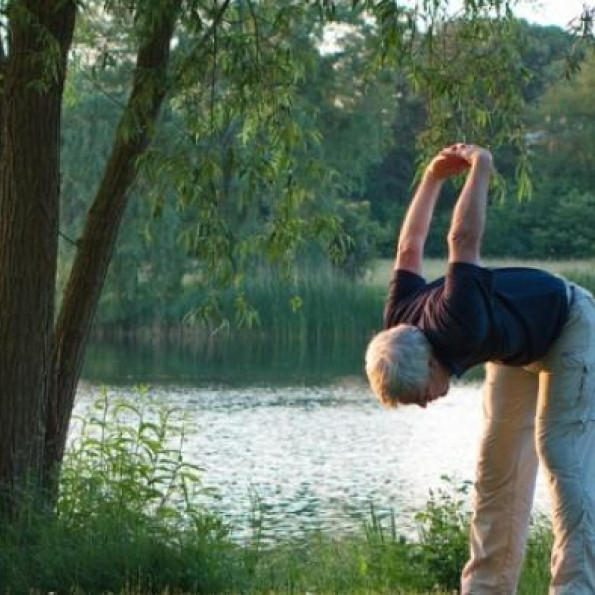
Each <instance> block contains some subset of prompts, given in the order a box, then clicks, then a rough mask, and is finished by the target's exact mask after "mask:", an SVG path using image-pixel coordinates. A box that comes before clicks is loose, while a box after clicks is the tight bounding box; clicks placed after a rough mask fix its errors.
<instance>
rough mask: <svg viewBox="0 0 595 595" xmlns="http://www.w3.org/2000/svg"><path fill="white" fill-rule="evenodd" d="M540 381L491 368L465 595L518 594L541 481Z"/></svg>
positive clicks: (514, 371)
mask: <svg viewBox="0 0 595 595" xmlns="http://www.w3.org/2000/svg"><path fill="white" fill-rule="evenodd" d="M537 390H538V376H537V374H535V373H533V372H529V371H527V370H525V369H523V368H518V367H516V368H515V367H509V366H503V365H499V364H493V363H489V364H487V366H486V382H485V386H484V400H483V417H484V420H483V434H482V438H481V443H480V452H479V459H478V463H477V476H476V483H475V489H474V511H473V516H472V522H471V534H470V559H469V561H468V562H467V564H466V565H465V568H464V569H463V573H462V578H461V592H462V593H463V594H473V595H488V594H498V595H507V594H511V593H515V591H516V586H517V582H518V579H519V575H520V570H521V565H522V558H523V551H524V548H525V543H526V540H527V533H528V526H529V518H530V513H531V506H532V504H533V495H534V492H535V479H536V475H537V464H538V462H537V454H536V451H535V436H534V430H535V410H536V406H537Z"/></svg>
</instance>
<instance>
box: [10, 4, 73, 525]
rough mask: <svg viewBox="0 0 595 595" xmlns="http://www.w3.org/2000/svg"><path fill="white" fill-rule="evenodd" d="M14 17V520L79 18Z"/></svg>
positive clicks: (37, 475) (39, 442) (52, 12)
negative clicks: (70, 54) (67, 85)
mask: <svg viewBox="0 0 595 595" xmlns="http://www.w3.org/2000/svg"><path fill="white" fill-rule="evenodd" d="M11 8H12V9H14V10H11V12H9V15H8V27H9V34H10V53H9V54H8V56H5V57H4V59H3V61H2V73H3V75H4V79H3V83H2V89H1V100H0V137H1V141H0V238H1V241H0V420H2V428H1V431H0V515H10V514H12V512H13V509H14V504H15V497H18V488H19V487H20V486H22V484H25V483H30V482H33V483H38V482H40V481H41V479H42V478H41V469H42V461H43V448H44V418H45V414H46V411H45V410H46V398H45V396H46V394H47V388H48V385H49V384H48V382H49V371H50V363H51V337H52V329H53V317H54V291H55V289H54V285H55V280H56V279H55V278H56V256H57V238H58V218H59V186H60V180H59V172H60V163H59V159H60V140H59V139H60V136H59V135H60V111H61V98H62V91H63V84H64V76H65V70H66V57H67V52H68V48H69V47H70V44H71V41H72V34H73V30H74V23H75V13H76V5H75V2H74V1H64V0H59V1H48V0H37V1H29V2H26V3H13V4H12V5H11ZM17 11H18V14H17ZM50 56H51V57H50ZM48 61H50V62H51V63H50V64H48Z"/></svg>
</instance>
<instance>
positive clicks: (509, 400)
mask: <svg viewBox="0 0 595 595" xmlns="http://www.w3.org/2000/svg"><path fill="white" fill-rule="evenodd" d="M486 373H487V377H486V383H485V388H484V428H483V436H482V439H481V445H480V453H479V460H478V464H477V478H476V484H475V493H474V497H475V503H474V514H473V518H472V525H471V535H470V542H471V545H470V549H471V555H470V559H469V561H468V562H467V564H466V566H465V568H464V570H463V574H462V579H461V589H462V593H464V594H474V595H484V594H498V595H507V594H510V593H515V592H516V586H517V582H518V579H519V575H520V570H521V564H522V558H523V551H524V548H525V542H526V539H527V532H528V524H529V516H530V512H531V506H532V502H533V494H534V490H535V477H536V473H537V466H538V461H539V462H540V463H541V464H542V466H543V470H544V472H545V476H546V479H547V483H548V489H549V494H550V499H551V509H552V522H553V529H554V547H553V551H552V558H551V572H552V580H551V585H550V591H549V592H550V594H555V595H562V594H564V595H566V594H572V595H583V594H584V595H587V594H595V300H594V299H593V297H592V296H591V294H590V293H588V292H587V291H585V290H583V289H581V288H579V287H575V289H574V299H573V303H572V306H571V309H570V314H569V319H568V321H567V322H566V324H565V326H564V328H563V330H562V334H561V335H560V337H559V338H558V340H557V341H556V342H555V343H554V344H553V345H552V348H551V349H550V351H549V352H548V354H547V355H546V357H545V358H544V359H543V360H541V361H539V362H536V363H535V364H532V365H531V366H527V367H526V368H519V367H510V366H504V365H501V364H495V363H490V364H487V367H486Z"/></svg>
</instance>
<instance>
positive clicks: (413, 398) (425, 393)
mask: <svg viewBox="0 0 595 595" xmlns="http://www.w3.org/2000/svg"><path fill="white" fill-rule="evenodd" d="M429 366H430V377H429V379H428V383H427V384H426V385H425V386H423V387H422V388H420V389H419V390H418V391H415V392H413V393H409V394H407V395H404V396H403V397H401V398H400V399H399V402H400V403H403V405H419V406H420V407H423V408H424V409H425V408H426V407H427V406H428V403H431V402H432V401H435V400H436V399H439V398H440V397H444V396H445V395H446V393H447V392H448V389H449V387H450V374H449V372H448V370H447V369H446V368H445V367H444V366H443V365H442V364H440V363H439V362H438V360H437V359H435V358H434V357H433V356H430V361H429Z"/></svg>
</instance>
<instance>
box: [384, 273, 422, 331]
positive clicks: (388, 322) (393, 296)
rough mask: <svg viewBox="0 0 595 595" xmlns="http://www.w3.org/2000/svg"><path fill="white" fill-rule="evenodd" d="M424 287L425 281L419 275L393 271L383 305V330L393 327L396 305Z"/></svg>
mask: <svg viewBox="0 0 595 595" xmlns="http://www.w3.org/2000/svg"><path fill="white" fill-rule="evenodd" d="M425 286H426V281H425V279H424V278H423V277H421V276H420V275H417V274H415V273H412V272H411V271H407V270H405V269H396V270H395V271H394V273H393V278H392V279H391V282H390V286H389V290H388V297H387V299H386V303H385V305H384V328H390V327H391V326H394V320H395V313H396V308H397V305H398V304H399V303H400V302H402V301H404V300H408V299H409V298H410V297H411V296H413V295H414V294H415V293H417V292H418V291H419V290H420V289H422V288H423V287H425Z"/></svg>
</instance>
